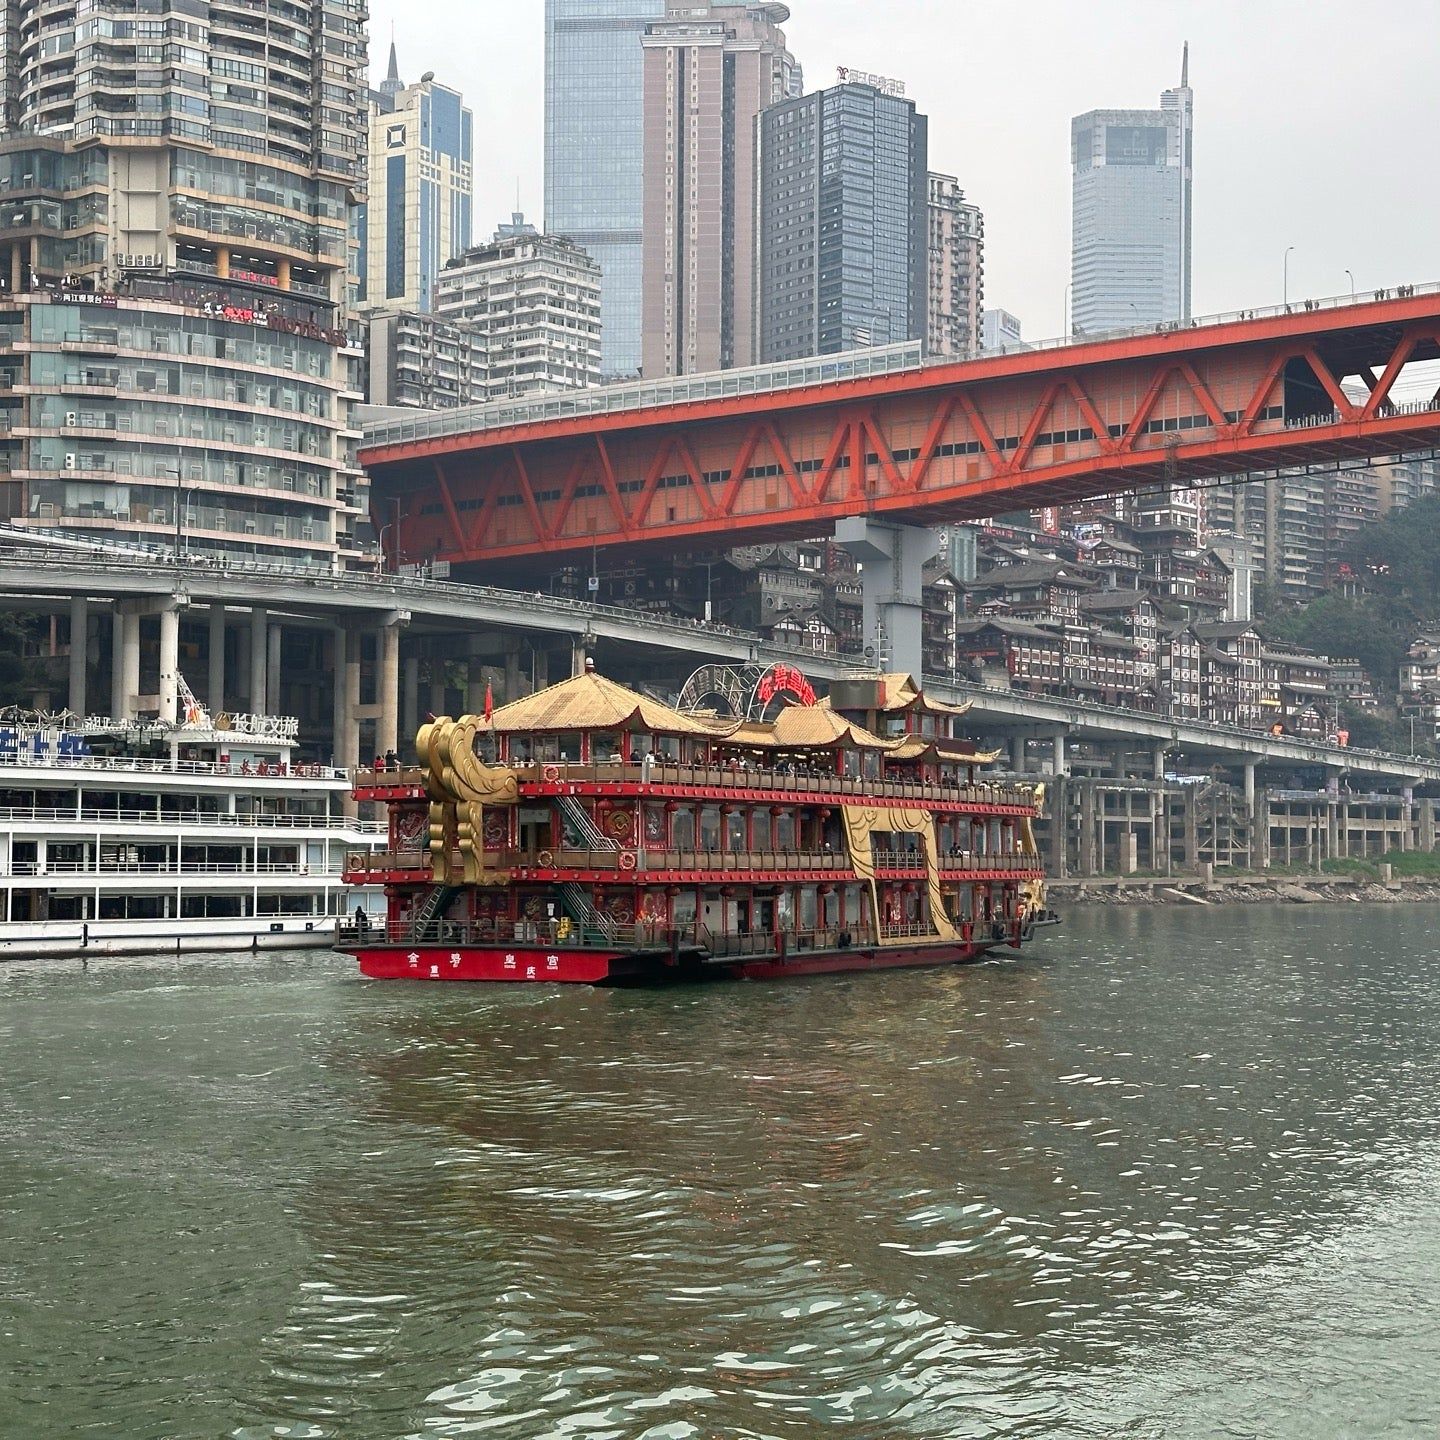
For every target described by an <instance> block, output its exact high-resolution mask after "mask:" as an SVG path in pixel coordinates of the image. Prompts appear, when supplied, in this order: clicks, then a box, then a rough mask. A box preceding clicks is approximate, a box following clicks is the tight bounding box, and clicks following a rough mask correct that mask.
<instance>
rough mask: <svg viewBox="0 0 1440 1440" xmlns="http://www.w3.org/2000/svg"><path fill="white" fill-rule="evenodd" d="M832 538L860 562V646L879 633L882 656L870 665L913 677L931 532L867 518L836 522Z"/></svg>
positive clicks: (920, 664)
mask: <svg viewBox="0 0 1440 1440" xmlns="http://www.w3.org/2000/svg"><path fill="white" fill-rule="evenodd" d="M835 539H836V540H837V541H838V542H839V544H840V548H841V549H842V550H846V551H848V552H849V553H850V554H851V555H853V556H854V557H855V558H856V559H857V560H859V561H860V562H861V564H862V565H863V567H864V568H863V569H862V570H861V572H860V589H861V594H862V598H863V603H864V615H865V619H864V625H865V644H866V645H869V646H874V645H877V644H878V643H879V637H880V636H881V635H882V634H883V636H884V647H885V650H886V652H887V653H886V654H884V655H882V654H880V653H879V652H878V651H877V654H876V663H877V664H881V663H882V662H883V664H884V668H886V669H888V670H892V671H897V672H900V673H903V674H907V675H914V676H915V677H916V678H917V679H918V678H919V676H920V674H921V672H922V670H923V669H924V659H925V642H924V634H925V602H924V595H923V591H924V588H925V580H924V574H925V562H926V561H927V560H929V559H930V558H931V557H932V556H934V555H936V554H938V553H939V550H940V540H939V537H938V536H937V535H936V533H935V532H934V531H933V530H928V529H924V528H922V527H920V526H918V525H886V524H881V523H879V522H877V521H874V520H871V519H870V518H869V517H868V516H864V515H856V516H852V517H849V518H847V519H844V520H841V521H840V522H839V523H838V524H837V525H836V527H835Z"/></svg>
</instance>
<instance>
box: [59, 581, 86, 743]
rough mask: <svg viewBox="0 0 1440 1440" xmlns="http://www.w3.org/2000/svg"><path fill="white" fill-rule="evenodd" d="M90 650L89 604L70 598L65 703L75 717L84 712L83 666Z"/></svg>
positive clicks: (83, 597)
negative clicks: (67, 682)
mask: <svg viewBox="0 0 1440 1440" xmlns="http://www.w3.org/2000/svg"><path fill="white" fill-rule="evenodd" d="M89 648H90V602H89V600H87V599H86V598H85V596H83V595H73V596H71V598H70V689H69V695H68V697H67V698H66V701H65V703H66V704H67V705H68V706H69V707H70V709H71V710H73V711H74V712H75V714H77V715H84V714H85V710H86V704H87V702H86V696H85V666H86V661H87V660H88V659H89V656H88V654H87V651H88V650H89Z"/></svg>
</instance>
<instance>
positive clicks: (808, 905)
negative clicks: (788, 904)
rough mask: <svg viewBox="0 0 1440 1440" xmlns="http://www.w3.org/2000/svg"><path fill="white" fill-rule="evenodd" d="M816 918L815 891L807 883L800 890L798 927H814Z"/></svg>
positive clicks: (807, 928) (805, 928) (808, 928)
mask: <svg viewBox="0 0 1440 1440" xmlns="http://www.w3.org/2000/svg"><path fill="white" fill-rule="evenodd" d="M816 918H817V910H816V905H815V891H814V889H813V888H812V887H810V886H809V885H807V886H806V887H805V888H804V889H803V890H802V891H801V892H800V928H801V929H802V930H813V929H815V927H816Z"/></svg>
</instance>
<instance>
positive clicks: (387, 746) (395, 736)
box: [375, 621, 413, 755]
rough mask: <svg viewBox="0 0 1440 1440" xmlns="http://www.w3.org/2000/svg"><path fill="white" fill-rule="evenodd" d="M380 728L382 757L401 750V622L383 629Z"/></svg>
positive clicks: (380, 676)
mask: <svg viewBox="0 0 1440 1440" xmlns="http://www.w3.org/2000/svg"><path fill="white" fill-rule="evenodd" d="M376 688H377V691H378V695H379V700H380V729H379V732H378V734H377V736H376V740H375V744H376V747H377V748H378V749H379V751H380V753H381V754H382V755H384V754H387V753H388V752H389V751H391V750H397V751H398V750H399V748H400V623H399V621H392V622H391V623H390V624H388V625H383V626H381V628H380V675H379V683H378V685H377V687H376ZM412 738H413V737H412Z"/></svg>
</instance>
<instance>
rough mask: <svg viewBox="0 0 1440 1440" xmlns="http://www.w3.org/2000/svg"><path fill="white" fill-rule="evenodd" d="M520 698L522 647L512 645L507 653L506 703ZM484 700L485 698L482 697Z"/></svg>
mask: <svg viewBox="0 0 1440 1440" xmlns="http://www.w3.org/2000/svg"><path fill="white" fill-rule="evenodd" d="M519 698H520V647H519V646H518V645H512V646H511V647H510V649H508V650H507V651H506V652H505V703H506V704H507V705H508V704H509V703H510V702H511V701H512V700H518V699H519ZM482 699H483V697H482Z"/></svg>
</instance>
